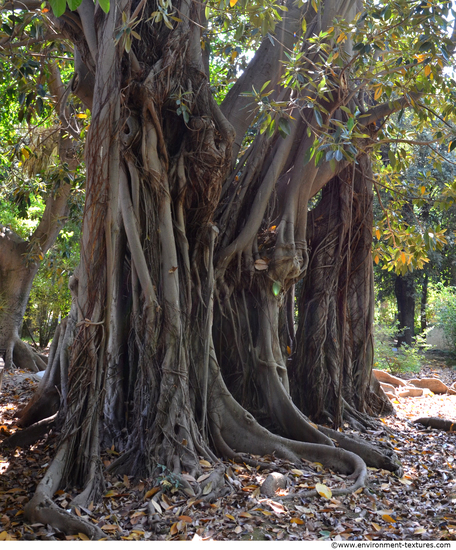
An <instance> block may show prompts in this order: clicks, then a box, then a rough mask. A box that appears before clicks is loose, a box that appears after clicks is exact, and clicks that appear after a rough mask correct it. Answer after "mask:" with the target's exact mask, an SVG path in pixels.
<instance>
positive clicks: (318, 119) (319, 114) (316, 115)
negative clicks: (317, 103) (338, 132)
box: [314, 109, 323, 126]
mask: <svg viewBox="0 0 456 550" xmlns="http://www.w3.org/2000/svg"><path fill="white" fill-rule="evenodd" d="M314 114H315V118H316V119H317V124H318V126H323V118H322V116H321V113H320V111H319V110H318V109H314Z"/></svg>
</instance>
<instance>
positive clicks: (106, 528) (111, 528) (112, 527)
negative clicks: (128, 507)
mask: <svg viewBox="0 0 456 550" xmlns="http://www.w3.org/2000/svg"><path fill="white" fill-rule="evenodd" d="M101 528H102V529H103V531H117V530H118V527H117V525H103V526H102V527H101Z"/></svg>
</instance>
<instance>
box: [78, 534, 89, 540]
mask: <svg viewBox="0 0 456 550" xmlns="http://www.w3.org/2000/svg"><path fill="white" fill-rule="evenodd" d="M78 537H79V538H80V539H81V540H90V539H89V537H88V536H87V535H86V534H85V533H78Z"/></svg>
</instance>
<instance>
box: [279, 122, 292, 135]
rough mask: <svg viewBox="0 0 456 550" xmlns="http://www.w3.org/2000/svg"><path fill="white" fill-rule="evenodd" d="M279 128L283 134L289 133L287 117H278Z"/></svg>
mask: <svg viewBox="0 0 456 550" xmlns="http://www.w3.org/2000/svg"><path fill="white" fill-rule="evenodd" d="M279 128H280V129H281V130H282V132H283V133H284V134H286V135H287V136H289V135H290V132H291V129H290V121H289V120H288V119H287V118H283V117H282V118H280V119H279Z"/></svg>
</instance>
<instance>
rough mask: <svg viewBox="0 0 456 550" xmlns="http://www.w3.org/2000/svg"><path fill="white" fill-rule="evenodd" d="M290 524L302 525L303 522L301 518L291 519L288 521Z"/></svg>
mask: <svg viewBox="0 0 456 550" xmlns="http://www.w3.org/2000/svg"><path fill="white" fill-rule="evenodd" d="M290 523H297V524H298V525H302V524H303V523H304V520H302V519H301V518H292V519H290Z"/></svg>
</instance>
